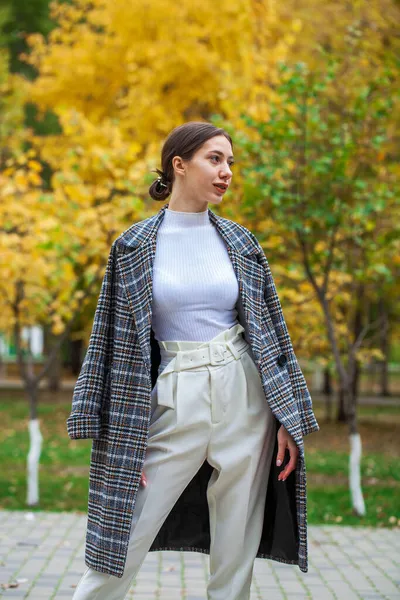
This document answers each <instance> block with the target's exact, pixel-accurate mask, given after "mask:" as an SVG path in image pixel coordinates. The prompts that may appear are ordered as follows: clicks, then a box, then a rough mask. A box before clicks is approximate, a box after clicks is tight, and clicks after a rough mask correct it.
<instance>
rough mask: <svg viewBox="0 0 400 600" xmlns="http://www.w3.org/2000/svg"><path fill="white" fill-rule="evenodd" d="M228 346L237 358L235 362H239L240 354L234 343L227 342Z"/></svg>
mask: <svg viewBox="0 0 400 600" xmlns="http://www.w3.org/2000/svg"><path fill="white" fill-rule="evenodd" d="M226 345H227V346H228V348H229V350H230V351H231V352H232V354H233V356H234V357H235V360H238V359H239V358H240V352H239V351H238V350H237V349H236V348H235V346H234V344H233V342H232V341H231V340H229V341H228V342H226Z"/></svg>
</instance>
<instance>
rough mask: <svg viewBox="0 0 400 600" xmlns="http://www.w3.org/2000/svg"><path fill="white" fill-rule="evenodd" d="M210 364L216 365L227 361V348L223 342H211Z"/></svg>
mask: <svg viewBox="0 0 400 600" xmlns="http://www.w3.org/2000/svg"><path fill="white" fill-rule="evenodd" d="M209 348H210V364H211V365H212V366H214V367H216V366H218V365H223V364H225V363H226V358H225V348H224V346H223V345H222V344H210V346H209Z"/></svg>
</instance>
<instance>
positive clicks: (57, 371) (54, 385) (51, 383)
mask: <svg viewBox="0 0 400 600" xmlns="http://www.w3.org/2000/svg"><path fill="white" fill-rule="evenodd" d="M58 341H59V338H58V336H56V335H54V334H52V333H51V331H50V330H47V331H46V354H47V356H50V354H51V353H52V351H53V350H54V348H55V347H56V346H57V344H58ZM61 376H62V364H61V353H60V351H58V352H57V353H56V354H55V356H54V358H53V362H52V365H51V369H50V371H49V374H48V376H47V382H48V386H47V389H48V390H50V391H51V392H59V391H60V382H61Z"/></svg>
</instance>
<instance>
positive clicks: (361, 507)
mask: <svg viewBox="0 0 400 600" xmlns="http://www.w3.org/2000/svg"><path fill="white" fill-rule="evenodd" d="M352 389H353V382H352V388H351V392H350V394H348V395H347V398H348V401H349V404H348V411H347V414H348V424H349V438H350V457H349V487H350V495H351V504H352V507H353V513H354V514H355V515H357V516H358V517H363V516H364V515H365V503H364V497H363V493H362V487H361V457H362V444H361V436H360V434H359V432H358V431H357V413H356V405H355V402H354V396H353V391H352Z"/></svg>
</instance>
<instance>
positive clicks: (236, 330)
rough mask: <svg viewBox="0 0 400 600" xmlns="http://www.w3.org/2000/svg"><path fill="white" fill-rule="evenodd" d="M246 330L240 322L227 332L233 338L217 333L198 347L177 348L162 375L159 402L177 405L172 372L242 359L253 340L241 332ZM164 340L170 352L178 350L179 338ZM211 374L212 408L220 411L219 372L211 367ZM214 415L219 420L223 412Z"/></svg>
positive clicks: (165, 404)
mask: <svg viewBox="0 0 400 600" xmlns="http://www.w3.org/2000/svg"><path fill="white" fill-rule="evenodd" d="M242 331H244V328H243V327H242V325H240V323H238V324H236V325H235V326H234V327H232V328H231V329H230V330H228V331H227V332H225V335H227V336H228V338H230V339H222V336H221V339H218V338H219V337H220V336H216V337H215V338H213V339H212V340H211V341H210V342H204V343H203V344H201V345H200V346H198V347H197V348H195V349H194V350H176V354H175V356H174V357H173V358H172V360H171V361H170V362H169V363H168V364H167V366H166V367H165V369H164V370H163V371H162V372H161V373H160V375H159V376H158V379H157V402H158V404H161V405H163V406H168V407H169V408H175V398H174V391H173V387H174V379H173V376H172V373H179V372H180V371H186V370H188V369H194V368H197V367H201V366H205V365H211V366H221V365H224V364H227V363H229V362H231V361H233V360H238V359H239V358H240V356H241V355H242V354H243V353H244V352H246V351H247V349H248V347H249V344H248V342H247V341H246V340H245V339H244V337H242V336H241V335H239V334H240V333H241V332H242ZM161 344H162V347H163V348H164V349H166V350H167V352H174V351H175V350H174V349H172V348H173V347H174V346H176V345H177V344H179V342H161ZM210 375H211V405H212V410H213V411H217V410H218V408H217V407H218V403H217V402H216V400H217V398H215V396H216V391H217V390H216V387H215V385H214V384H215V377H218V374H217V373H213V370H210ZM178 387H179V384H178V382H177V389H178ZM218 412H219V411H218ZM214 416H215V420H218V418H219V415H216V414H215V415H214Z"/></svg>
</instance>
